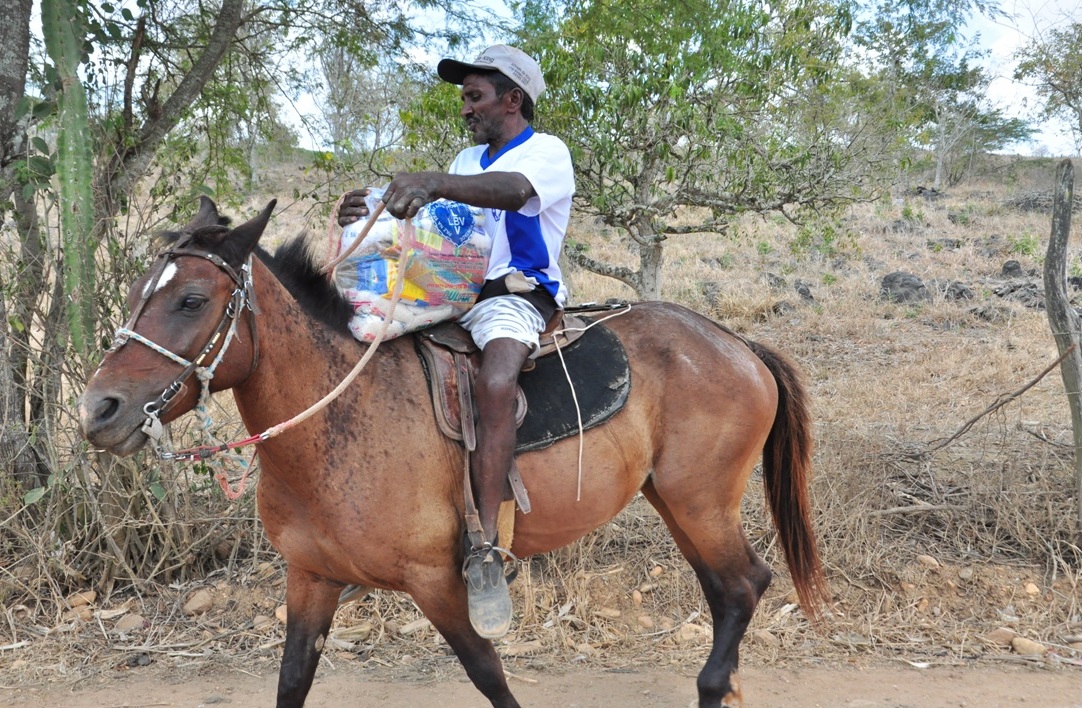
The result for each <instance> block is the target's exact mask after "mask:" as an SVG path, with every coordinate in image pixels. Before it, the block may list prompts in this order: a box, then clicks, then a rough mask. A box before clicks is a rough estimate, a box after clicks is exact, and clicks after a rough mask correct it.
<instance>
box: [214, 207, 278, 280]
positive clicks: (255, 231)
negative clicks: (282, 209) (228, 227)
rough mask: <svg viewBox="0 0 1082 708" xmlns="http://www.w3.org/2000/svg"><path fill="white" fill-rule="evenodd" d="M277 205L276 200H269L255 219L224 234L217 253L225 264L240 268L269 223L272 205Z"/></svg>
mask: <svg viewBox="0 0 1082 708" xmlns="http://www.w3.org/2000/svg"><path fill="white" fill-rule="evenodd" d="M277 203H278V200H277V199H272V200H270V202H269V203H268V204H267V206H266V207H264V209H263V211H261V212H259V214H258V215H257V216H256V217H255V218H253V219H251V220H249V221H246V222H244V223H243V224H241V225H240V226H238V227H237V228H235V229H233V230H232V231H230V232H229V233H228V234H226V236H225V238H224V239H223V240H222V243H221V248H220V250H219V253H218V255H220V256H221V257H222V259H223V260H224V261H225V262H226V263H228V264H229V265H231V266H233V267H234V268H240V266H241V263H243V262H244V259H245V258H247V257H248V254H249V253H251V252H252V251H253V250H255V247H256V244H258V243H259V238H260V236H262V235H263V231H264V230H265V229H266V228H267V222H269V221H270V217H271V214H272V213H273V212H274V205H275V204H277Z"/></svg>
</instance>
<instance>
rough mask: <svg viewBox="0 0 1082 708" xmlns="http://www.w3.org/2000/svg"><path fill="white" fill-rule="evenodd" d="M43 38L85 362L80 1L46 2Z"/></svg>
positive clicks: (71, 303)
mask: <svg viewBox="0 0 1082 708" xmlns="http://www.w3.org/2000/svg"><path fill="white" fill-rule="evenodd" d="M41 23H42V35H43V37H44V39H45V49H46V51H47V52H48V54H49V58H50V59H51V60H52V62H53V64H54V65H55V67H56V71H57V77H58V79H59V83H60V87H59V91H58V95H57V113H58V125H57V135H58V137H57V144H56V148H57V161H56V171H57V176H58V178H59V183H60V191H59V199H60V234H61V240H62V243H63V249H64V295H65V296H66V300H67V311H68V327H69V330H70V333H71V342H72V346H73V347H74V349H75V351H76V353H77V354H78V355H80V357H81V358H82V359H83V360H84V361H85V360H86V356H87V351H88V342H89V340H90V339H91V337H92V334H93V331H94V277H95V276H94V270H95V269H94V243H95V242H94V239H93V231H94V193H93V190H92V175H93V157H92V152H91V150H92V146H91V140H90V123H89V118H88V108H87V96H86V87H85V86H84V85H83V82H82V80H81V79H80V78H79V74H78V70H79V65H80V64H81V63H82V61H83V55H84V44H85V39H86V27H87V25H86V19H85V15H84V8H83V7H82V3H81V2H80V0H42V3H41Z"/></svg>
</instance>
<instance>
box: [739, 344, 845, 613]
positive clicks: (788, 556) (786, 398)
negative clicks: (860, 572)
mask: <svg viewBox="0 0 1082 708" xmlns="http://www.w3.org/2000/svg"><path fill="white" fill-rule="evenodd" d="M748 345H749V346H750V347H751V349H752V351H753V352H755V355H756V356H758V357H759V359H760V360H761V361H762V362H763V364H765V365H766V367H767V368H768V369H769V370H770V373H771V374H773V376H774V380H775V381H776V382H777V386H778V410H777V414H776V415H775V417H774V425H773V427H772V428H771V429H770V435H768V436H767V439H766V445H765V446H764V447H763V485H764V487H765V488H766V497H767V503H768V504H769V506H770V515H771V516H772V517H774V525H775V527H777V529H778V538H779V540H780V541H781V547H782V550H783V551H784V553H785V560H786V561H787V562H788V564H789V572H790V574H791V575H792V578H793V585H794V586H795V587H796V592H797V596H798V597H799V598H800V604H801V606H802V607H803V608H804V611H805V612H806V613H807V614H808V616H809V617H810V618H811V619H812V620H813V621H817V620H818V619H819V616H820V612H819V610H820V608H821V607H822V606H823V605H825V604H827V603H828V602H829V601H830V592H829V589H828V587H827V583H826V579H825V577H824V575H823V567H822V564H821V562H820V560H819V551H818V549H817V548H816V543H815V532H814V531H813V529H812V522H811V500H810V498H809V496H808V485H809V483H810V481H811V456H812V435H811V415H810V413H809V411H808V396H807V393H806V392H805V390H804V385H803V383H802V382H801V380H800V374H799V373H798V371H797V369H796V367H795V366H794V365H793V364H792V363H791V362H790V361H789V360H788V359H786V358H785V357H783V356H782V355H781V354H780V353H779V352H776V351H774V350H773V349H771V348H770V347H767V346H766V345H764V344H759V343H757V342H750V341H749V342H748Z"/></svg>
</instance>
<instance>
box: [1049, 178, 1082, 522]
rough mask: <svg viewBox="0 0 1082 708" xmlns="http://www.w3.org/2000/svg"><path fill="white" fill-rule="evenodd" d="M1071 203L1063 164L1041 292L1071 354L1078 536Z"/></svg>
mask: <svg viewBox="0 0 1082 708" xmlns="http://www.w3.org/2000/svg"><path fill="white" fill-rule="evenodd" d="M1073 199H1074V167H1073V165H1072V164H1071V161H1070V160H1064V161H1063V162H1061V163H1060V166H1059V168H1058V169H1057V170H1056V196H1055V201H1054V202H1053V204H1052V235H1051V237H1050V238H1049V239H1048V253H1047V254H1046V256H1045V261H1044V292H1045V300H1046V310H1047V312H1048V323H1049V325H1050V326H1051V327H1052V334H1053V336H1054V337H1055V338H1056V346H1057V347H1058V348H1059V352H1060V354H1063V353H1064V352H1067V351H1068V350H1071V353H1070V355H1069V356H1068V357H1067V358H1065V359H1064V360H1063V362H1062V363H1061V364H1060V374H1061V376H1062V377H1063V387H1064V389H1065V390H1066V391H1065V392H1066V394H1067V402H1068V403H1069V404H1070V407H1071V427H1072V429H1073V432H1074V459H1075V501H1076V502H1077V518H1076V519H1075V521H1076V523H1077V529H1078V532H1079V535H1080V536H1082V400H1080V399H1079V393H1080V392H1082V348H1080V347H1079V343H1080V342H1079V338H1080V331H1082V319H1080V318H1079V316H1078V314H1077V313H1075V311H1074V309H1073V308H1072V307H1071V303H1070V300H1069V299H1068V297H1067V242H1068V240H1069V238H1070V235H1071V206H1072V205H1073Z"/></svg>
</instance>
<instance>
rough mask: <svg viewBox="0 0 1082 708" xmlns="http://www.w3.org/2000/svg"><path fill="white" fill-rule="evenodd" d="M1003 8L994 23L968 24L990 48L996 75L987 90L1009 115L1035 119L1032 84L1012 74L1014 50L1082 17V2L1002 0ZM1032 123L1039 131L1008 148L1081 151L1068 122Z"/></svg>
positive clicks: (1053, 153) (1021, 151)
mask: <svg viewBox="0 0 1082 708" xmlns="http://www.w3.org/2000/svg"><path fill="white" fill-rule="evenodd" d="M1000 9H1002V10H1003V11H1004V12H1005V13H1007V15H1008V16H1007V17H1004V18H999V19H998V20H996V21H994V22H993V21H990V20H988V19H986V18H983V17H982V18H979V19H977V20H976V21H974V22H971V23H970V29H971V30H973V31H976V32H979V33H980V36H981V46H983V47H985V48H987V49H988V50H989V52H990V56H989V59H988V62H987V65H986V66H987V68H988V70H989V72H990V74H991V75H992V76H993V77H995V78H994V79H993V81H992V84H991V87H990V89H989V97H990V98H991V99H992V101H993V102H995V103H996V104H997V106H998V107H1000V108H1002V109H1003V110H1004V112H1005V113H1006V114H1007V115H1008V116H1009V117H1012V118H1023V119H1032V117H1033V113H1034V109H1035V108H1036V107H1037V106H1038V105H1039V100H1038V99H1037V95H1036V93H1035V92H1034V91H1033V89H1032V88H1031V87H1030V86H1026V85H1025V84H1022V83H1020V82H1018V81H1015V80H1014V79H1013V78H1012V76H1011V74H1012V73H1013V69H1014V66H1015V64H1016V63H1017V62H1016V61H1015V60H1014V58H1013V56H1012V55H1013V54H1014V52H1016V51H1017V50H1018V49H1020V48H1021V47H1022V46H1024V45H1025V44H1026V43H1027V42H1029V41H1030V39H1031V38H1033V37H1040V36H1041V35H1042V34H1043V33H1044V32H1046V31H1047V30H1048V29H1049V28H1054V27H1056V26H1057V25H1062V24H1065V23H1067V22H1069V21H1072V20H1073V21H1075V22H1080V21H1082V5H1080V3H1079V0H1001V2H1000ZM1034 127H1035V128H1037V131H1036V132H1035V133H1034V135H1033V139H1032V140H1030V141H1029V142H1027V143H1021V144H1019V145H1015V146H1013V147H1012V148H1010V149H1009V150H1006V151H1005V152H1009V153H1014V154H1022V155H1035V154H1047V155H1049V156H1052V157H1067V156H1073V155H1077V154H1078V151H1077V147H1076V146H1075V144H1074V140H1073V138H1072V136H1071V131H1070V127H1069V126H1068V125H1067V124H1066V123H1064V122H1062V121H1049V122H1045V123H1034Z"/></svg>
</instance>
